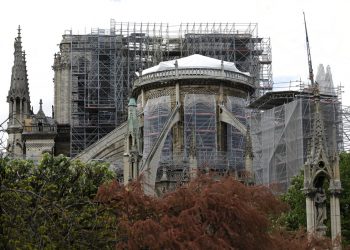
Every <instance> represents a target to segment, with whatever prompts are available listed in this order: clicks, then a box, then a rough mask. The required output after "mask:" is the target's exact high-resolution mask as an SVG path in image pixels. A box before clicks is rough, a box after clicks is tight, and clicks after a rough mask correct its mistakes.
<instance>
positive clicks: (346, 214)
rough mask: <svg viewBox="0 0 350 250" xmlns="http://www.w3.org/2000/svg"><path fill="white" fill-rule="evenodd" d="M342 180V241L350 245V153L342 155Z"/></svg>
mask: <svg viewBox="0 0 350 250" xmlns="http://www.w3.org/2000/svg"><path fill="white" fill-rule="evenodd" d="M339 167H340V179H341V185H342V188H343V192H342V194H341V196H340V215H341V225H342V239H343V242H344V243H345V244H347V245H350V153H341V154H340V162H339Z"/></svg>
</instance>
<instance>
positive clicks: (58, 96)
mask: <svg viewBox="0 0 350 250" xmlns="http://www.w3.org/2000/svg"><path fill="white" fill-rule="evenodd" d="M55 86H56V89H55V92H56V93H55V94H56V102H55V116H56V118H55V120H56V121H57V122H58V123H62V116H61V113H62V111H61V110H62V100H61V96H62V93H61V91H62V82H61V67H60V66H58V67H57V73H56V79H55Z"/></svg>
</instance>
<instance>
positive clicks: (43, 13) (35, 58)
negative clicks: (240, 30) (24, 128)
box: [0, 0, 350, 123]
mask: <svg viewBox="0 0 350 250" xmlns="http://www.w3.org/2000/svg"><path fill="white" fill-rule="evenodd" d="M349 10H350V1H347V0H333V1H322V0H312V1H310V0H293V1H292V0H291V1H283V0H260V1H259V0H256V1H249V0H244V1H242V0H240V1H234V0H227V1H226V0H225V1H221V0H217V1H205V0H201V1H195V0H192V1H191V0H175V1H166V0H148V1H145V0H59V1H56V0H51V1H49V0H31V1H30V0H11V1H1V3H0V26H1V29H0V32H1V37H0V38H1V39H0V83H1V91H0V107H1V109H0V123H1V122H2V121H4V120H5V119H6V118H7V116H8V103H7V102H6V96H7V93H8V90H9V88H10V78H11V67H12V65H13V60H14V58H13V51H14V48H13V43H14V38H15V37H16V36H17V26H18V25H21V27H22V42H23V43H22V45H23V49H24V50H25V51H26V53H27V69H28V75H29V88H30V95H31V102H32V105H33V106H34V111H35V112H37V110H38V107H39V99H40V98H42V99H43V102H44V111H45V113H46V115H51V105H53V82H52V78H53V71H52V69H51V66H52V64H53V55H54V53H55V52H57V51H58V46H57V45H58V44H59V43H60V41H61V38H62V34H63V33H64V31H65V30H69V29H72V30H73V32H74V33H79V34H84V33H86V32H89V31H90V29H91V28H105V29H108V28H109V26H110V19H111V18H113V19H115V20H116V21H117V22H121V21H123V22H128V21H130V22H141V21H142V22H168V23H171V24H179V23H180V22H196V23H197V22H216V23H219V22H223V23H226V22H236V23H249V22H252V23H258V25H259V35H260V36H262V37H271V43H272V60H273V62H272V66H273V77H274V81H275V82H281V81H289V80H296V79H300V78H301V79H302V80H304V81H307V78H308V66H307V55H306V46H305V33H304V22H303V15H302V12H303V11H305V13H306V18H307V24H308V31H309V38H310V43H311V53H312V59H313V66H314V71H315V70H316V69H317V66H318V64H320V63H323V64H324V65H325V66H326V65H330V66H331V69H332V74H333V82H334V84H335V85H338V84H339V83H342V85H345V88H344V91H345V93H344V94H343V103H345V104H347V105H350V87H349V86H348V85H349V83H348V77H347V76H348V75H349V71H350V46H349V41H350V35H349V34H350V32H349V30H350V28H349V26H350V14H349Z"/></svg>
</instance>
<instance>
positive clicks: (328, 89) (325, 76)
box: [316, 64, 336, 95]
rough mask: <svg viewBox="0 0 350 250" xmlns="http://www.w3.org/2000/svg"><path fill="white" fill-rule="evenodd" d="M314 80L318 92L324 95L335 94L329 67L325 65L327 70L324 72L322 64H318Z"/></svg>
mask: <svg viewBox="0 0 350 250" xmlns="http://www.w3.org/2000/svg"><path fill="white" fill-rule="evenodd" d="M316 82H317V83H318V85H319V88H320V93H321V94H325V95H336V94H335V89H334V85H333V79H332V73H331V67H330V66H329V65H328V66H327V71H326V72H325V70H324V67H323V65H322V64H320V65H319V66H318V70H317V75H316Z"/></svg>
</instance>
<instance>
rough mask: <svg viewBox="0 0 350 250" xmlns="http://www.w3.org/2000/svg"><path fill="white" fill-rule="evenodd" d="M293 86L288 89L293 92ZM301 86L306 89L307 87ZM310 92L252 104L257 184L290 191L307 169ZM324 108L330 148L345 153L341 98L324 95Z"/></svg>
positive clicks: (270, 95)
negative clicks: (294, 181)
mask: <svg viewBox="0 0 350 250" xmlns="http://www.w3.org/2000/svg"><path fill="white" fill-rule="evenodd" d="M292 85H293V84H291V85H289V86H287V87H286V88H289V89H290V87H291V86H292ZM299 86H302V87H304V85H303V84H299ZM294 87H296V86H294ZM294 89H295V88H294ZM308 90H309V89H308V88H305V89H300V91H299V92H298V91H295V90H293V91H287V89H285V91H280V92H271V93H268V94H267V95H265V96H264V97H263V98H261V100H257V101H256V102H255V103H253V104H251V107H253V108H254V110H253V111H251V114H250V119H249V121H250V126H251V134H252V142H253V150H254V163H253V165H254V171H255V178H256V182H257V183H260V184H266V185H269V186H270V187H272V188H274V189H275V191H277V192H284V191H286V190H287V188H288V186H289V184H290V181H291V178H292V177H293V176H295V175H296V174H298V173H299V171H300V170H301V169H302V168H303V164H304V163H305V160H306V157H307V152H308V145H309V140H310V138H311V135H312V124H313V116H312V114H313V110H314V108H315V107H314V106H315V103H314V99H313V98H312V95H311V93H310V92H309V91H308ZM320 105H321V107H322V109H321V110H322V117H323V121H324V127H325V134H326V138H327V140H328V145H329V148H330V149H332V148H336V149H337V150H338V151H342V150H344V144H343V132H344V130H343V127H344V122H342V121H345V120H344V118H343V119H342V116H343V117H344V111H343V112H342V110H341V103H340V101H339V99H338V98H337V96H327V95H321V101H320ZM262 110H263V111H262ZM348 114H349V113H348ZM345 123H346V122H345ZM334 126H335V130H334ZM345 126H346V127H349V126H348V125H345ZM334 131H335V132H336V143H337V145H334V147H333V144H334V143H333V142H332V141H331V139H330V138H332V137H333V133H334ZM349 132H350V131H349ZM344 141H346V140H344Z"/></svg>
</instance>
